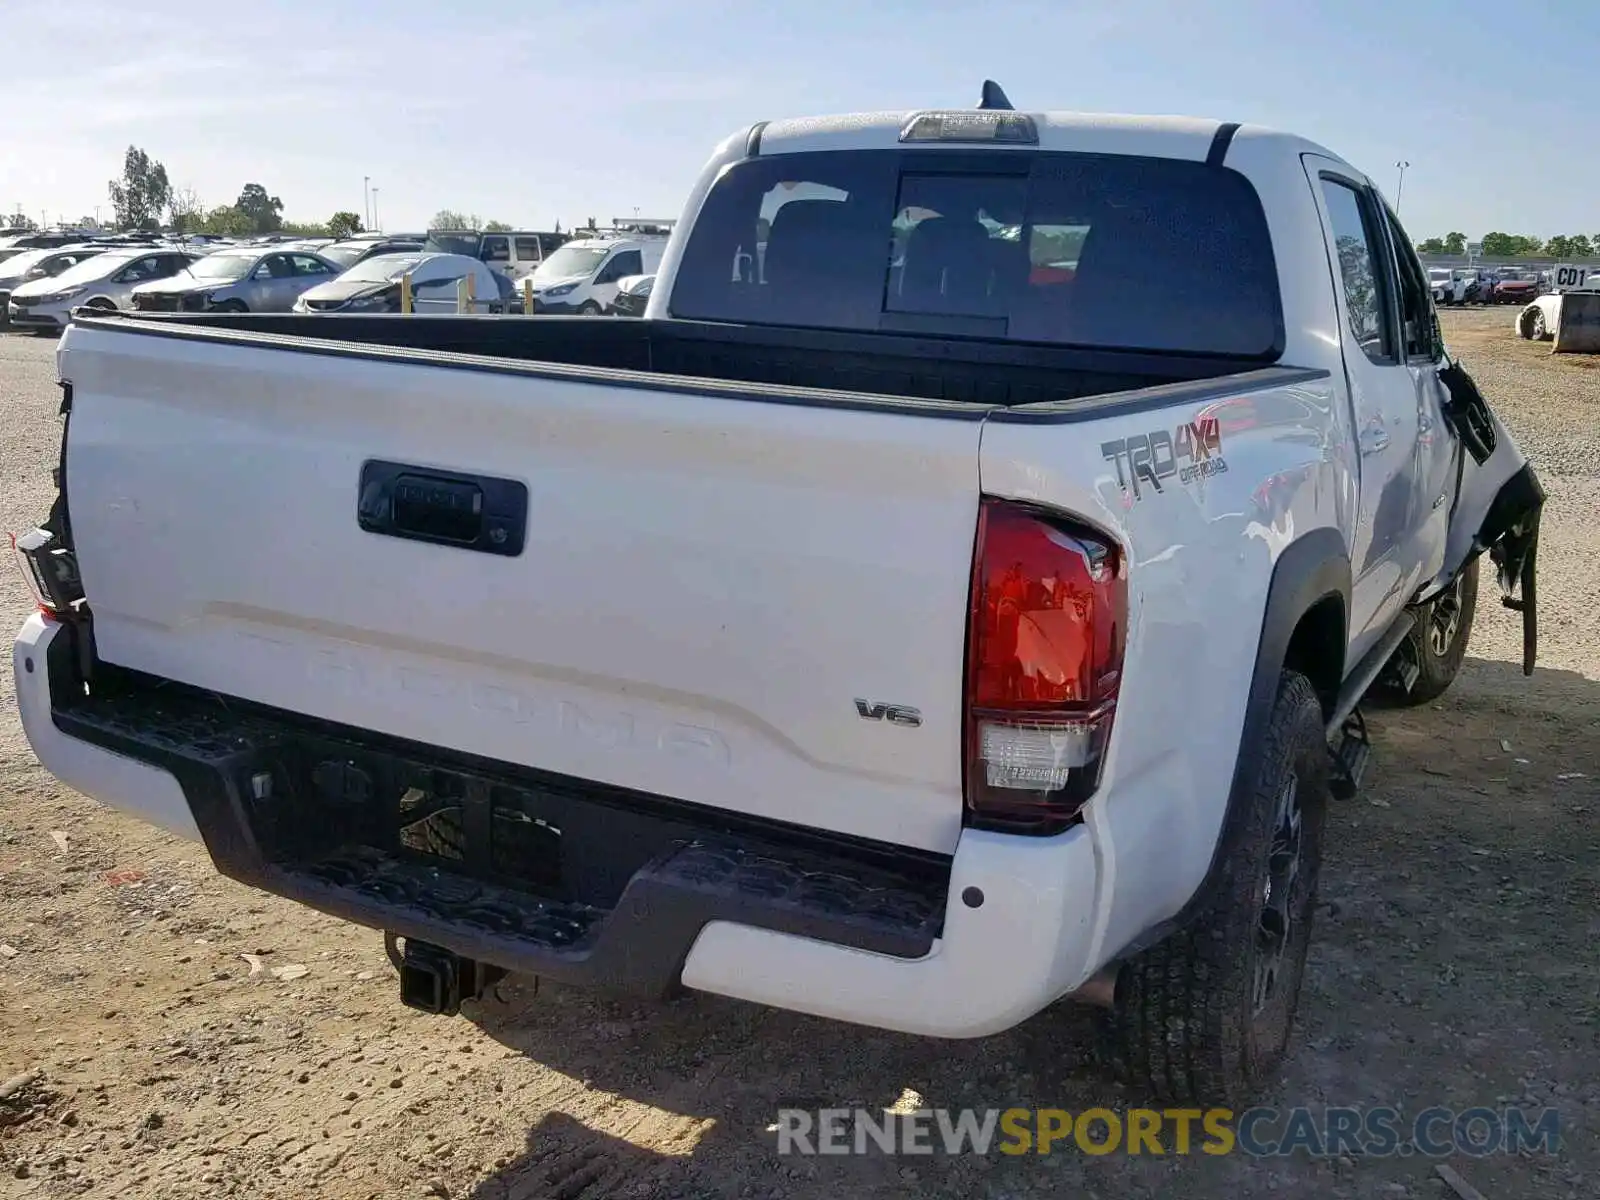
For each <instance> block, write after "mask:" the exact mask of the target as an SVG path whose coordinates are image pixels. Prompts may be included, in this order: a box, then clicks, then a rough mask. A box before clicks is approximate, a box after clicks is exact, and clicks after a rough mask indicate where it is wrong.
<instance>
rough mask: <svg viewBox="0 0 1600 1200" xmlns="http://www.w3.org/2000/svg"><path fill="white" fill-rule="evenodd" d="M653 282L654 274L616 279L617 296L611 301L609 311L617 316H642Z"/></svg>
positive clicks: (654, 280) (648, 300)
mask: <svg viewBox="0 0 1600 1200" xmlns="http://www.w3.org/2000/svg"><path fill="white" fill-rule="evenodd" d="M655 282H656V277H655V276H654V275H629V276H628V277H627V278H625V279H619V280H617V297H616V299H615V300H613V301H612V302H611V311H612V312H613V313H615V314H616V315H617V316H619V317H642V316H644V310H645V306H646V305H647V304H649V302H650V290H651V289H652V288H653V287H654V286H655Z"/></svg>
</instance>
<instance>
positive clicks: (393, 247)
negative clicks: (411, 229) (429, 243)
mask: <svg viewBox="0 0 1600 1200" xmlns="http://www.w3.org/2000/svg"><path fill="white" fill-rule="evenodd" d="M421 249H423V243H422V241H421V240H412V239H409V238H352V239H351V240H349V241H345V242H335V243H334V244H333V245H331V246H324V247H323V248H322V249H321V250H319V251H318V252H317V253H319V254H321V255H322V257H323V258H326V259H330V260H331V261H333V262H335V263H338V264H339V266H341V267H343V268H344V269H345V270H347V271H348V270H349V269H350V268H351V267H353V266H355V265H356V264H357V263H358V262H364V261H365V260H367V259H369V258H376V257H377V256H378V255H380V254H414V253H416V252H417V251H418V250H421Z"/></svg>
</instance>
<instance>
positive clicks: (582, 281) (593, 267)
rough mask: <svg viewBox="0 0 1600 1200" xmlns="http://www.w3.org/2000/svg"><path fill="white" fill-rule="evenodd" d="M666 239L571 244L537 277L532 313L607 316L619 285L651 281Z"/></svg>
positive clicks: (547, 262)
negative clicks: (641, 279) (630, 280)
mask: <svg viewBox="0 0 1600 1200" xmlns="http://www.w3.org/2000/svg"><path fill="white" fill-rule="evenodd" d="M666 249H667V239H666V238H665V237H659V236H658V237H598V238H582V239H579V240H575V241H571V242H568V243H567V244H566V245H565V246H563V247H561V249H559V250H557V251H556V252H555V253H554V254H552V255H551V256H550V257H549V258H547V259H545V261H544V262H542V263H540V264H539V269H538V270H536V271H535V272H534V273H533V311H534V312H536V313H556V314H561V313H567V314H573V313H576V314H579V315H581V316H586V317H592V316H597V315H598V314H600V313H603V312H605V311H607V310H608V309H609V308H610V307H611V303H612V301H614V300H615V299H616V298H617V285H618V284H619V283H620V282H621V281H622V280H624V279H627V278H629V277H630V276H634V275H653V274H654V273H655V271H656V269H657V268H658V267H660V266H661V258H662V255H663V254H665V253H666Z"/></svg>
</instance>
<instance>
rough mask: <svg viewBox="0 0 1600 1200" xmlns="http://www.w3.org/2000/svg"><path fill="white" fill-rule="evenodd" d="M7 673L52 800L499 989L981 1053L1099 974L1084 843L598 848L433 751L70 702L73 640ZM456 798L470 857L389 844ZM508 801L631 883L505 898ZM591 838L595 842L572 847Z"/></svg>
mask: <svg viewBox="0 0 1600 1200" xmlns="http://www.w3.org/2000/svg"><path fill="white" fill-rule="evenodd" d="M13 669H14V673H15V677H16V688H17V697H18V705H19V709H20V711H21V715H22V720H23V726H24V729H25V730H26V732H27V736H28V739H29V741H30V742H31V743H32V745H33V747H34V751H35V753H36V754H37V755H38V756H39V759H40V761H41V762H42V763H43V764H44V766H45V767H46V768H47V769H48V770H50V771H51V772H52V773H53V774H54V775H56V776H57V777H58V778H59V779H61V780H62V781H63V782H65V783H68V784H70V785H71V786H73V787H75V788H77V789H78V790H80V791H82V792H84V793H85V794H87V795H89V796H91V797H92V798H94V799H97V800H99V801H101V802H102V803H105V804H107V805H109V806H110V807H112V808H116V809H119V810H122V811H125V812H128V813H130V814H131V815H134V816H137V817H140V818H142V819H144V820H147V821H150V822H152V823H154V824H157V825H160V826H162V827H163V828H166V829H168V830H171V831H172V832H174V833H178V834H181V835H183V836H186V837H190V838H197V839H200V840H203V841H204V843H205V845H206V848H207V850H208V851H209V852H210V854H211V857H212V860H213V862H214V863H215V864H216V865H217V867H218V869H219V870H220V871H222V872H223V873H224V874H226V875H229V876H231V877H233V878H235V879H238V880H240V881H241V882H244V883H247V884H250V885H252V886H255V887H258V888H261V889H263V890H265V891H268V892H271V893H274V894H277V895H281V896H285V897H288V898H290V899H293V900H296V901H299V902H301V903H304V904H307V905H309V906H311V907H313V908H316V909H319V910H321V911H323V912H327V913H330V914H332V915H335V916H338V917H342V918H344V919H346V920H350V921H354V922H356V923H359V924H363V925H368V926H371V927H373V928H377V929H385V930H390V931H393V932H395V933H398V934H401V935H403V936H406V937H410V938H416V939H419V940H422V941H427V942H432V943H434V944H437V945H441V946H444V947H446V948H447V949H450V950H452V951H454V952H456V953H458V954H460V955H462V956H464V957H468V958H473V959H476V960H479V961H482V962H486V963H492V964H494V965H496V966H501V967H505V968H507V969H509V970H513V971H519V972H523V973H528V974H535V975H547V976H550V977H551V978H556V979H561V980H565V981H568V982H573V983H579V984H589V985H594V986H599V987H603V988H607V989H610V990H616V991H625V992H633V993H646V994H651V993H660V992H663V991H666V990H669V989H671V988H672V987H673V986H675V985H677V984H680V983H681V984H682V985H684V986H687V987H690V988H695V989H698V990H701V991H707V992H714V993H717V994H721V995H726V996H733V997H737V998H740V999H745V1000H750V1001H755V1002H758V1003H763V1004H770V1005H773V1006H776V1007H780V1008H788V1009H794V1010H797V1011H801V1012H807V1013H812V1014H815V1015H818V1016H824V1017H830V1018H834V1019H838V1020H844V1021H850V1022H855V1023H858V1024H865V1025H873V1026H878V1027H881V1028H886V1029H894V1030H899V1031H904V1032H909V1033H918V1034H925V1035H930V1036H940V1037H976V1036H982V1035H985V1034H990V1033H995V1032H998V1031H1000V1030H1003V1029H1006V1028H1009V1027H1010V1026H1012V1025H1015V1024H1017V1023H1018V1022H1020V1021H1022V1020H1025V1019H1026V1018H1027V1017H1029V1016H1031V1015H1033V1014H1034V1013H1036V1012H1038V1011H1039V1010H1040V1009H1041V1008H1043V1007H1045V1006H1046V1005H1047V1004H1049V1003H1050V1002H1051V1001H1053V1000H1055V999H1057V998H1058V997H1059V996H1061V995H1062V994H1064V993H1066V992H1068V991H1070V990H1072V989H1073V988H1075V987H1077V986H1078V985H1080V984H1081V983H1083V982H1084V981H1085V980H1086V979H1087V978H1088V977H1089V976H1090V975H1091V974H1092V973H1093V971H1094V969H1095V967H1097V966H1098V965H1099V964H1097V963H1094V962H1092V961H1091V954H1092V948H1093V946H1094V945H1095V939H1094V936H1093V931H1094V924H1095V923H1094V919H1093V918H1094V912H1095V895H1096V884H1097V855H1096V853H1095V851H1094V848H1093V845H1092V842H1091V838H1090V834H1089V832H1088V831H1087V830H1086V829H1085V828H1083V827H1079V828H1076V829H1073V830H1071V831H1069V832H1067V833H1065V834H1063V835H1061V836H1059V837H1055V838H1049V839H1029V838H1020V837H1011V836H1007V835H1003V834H988V833H980V832H970V831H969V832H968V833H966V834H965V835H964V836H963V837H962V839H961V842H960V845H959V847H958V849H957V852H956V854H955V856H954V858H953V860H942V859H941V860H938V861H937V862H936V863H933V864H930V863H928V862H926V861H924V862H921V863H909V862H896V861H893V860H892V857H891V858H884V857H883V856H881V855H876V854H869V853H866V852H865V851H864V850H863V848H861V847H850V848H846V847H844V846H842V845H841V846H834V847H830V845H828V844H824V843H822V842H820V840H819V839H816V838H814V837H811V838H810V839H809V841H808V840H807V838H804V837H802V838H798V839H796V838H791V837H788V836H786V835H785V833H784V831H781V830H778V829H775V828H765V829H761V828H758V829H750V828H741V827H733V826H730V825H729V824H728V823H727V822H721V823H718V822H716V821H715V820H712V821H705V822H702V823H701V824H700V825H696V824H695V823H694V820H692V819H688V818H685V817H684V816H683V813H682V812H681V811H680V812H677V813H675V814H674V815H673V816H671V817H670V818H663V819H660V820H657V819H656V818H650V817H638V816H637V815H636V814H635V813H633V812H632V811H631V810H628V809H624V808H621V807H611V808H610V809H608V810H607V811H608V814H609V815H606V816H604V817H603V820H602V822H600V823H598V824H597V823H595V822H594V821H593V817H592V814H591V815H590V816H589V817H585V816H584V814H583V813H582V812H581V811H580V806H579V805H577V804H574V803H571V802H570V801H571V799H572V798H571V797H568V798H567V800H568V803H567V804H566V807H565V808H561V807H560V805H561V803H562V802H563V801H562V796H561V794H560V793H561V789H562V787H563V786H564V785H563V784H562V783H561V782H560V781H545V782H541V781H538V780H533V779H515V780H514V779H512V778H510V777H508V776H507V775H506V774H504V772H505V770H508V769H506V768H502V767H499V766H497V765H495V764H469V765H465V766H464V765H462V764H461V763H459V762H458V761H456V760H453V759H452V760H450V761H446V760H445V759H444V758H442V757H434V756H433V755H432V753H431V752H430V751H429V750H428V748H426V747H414V746H412V745H411V744H409V743H405V744H396V743H394V742H392V741H390V740H384V739H377V738H370V737H367V736H365V735H361V734H359V733H358V732H356V731H346V730H340V729H330V728H328V727H322V728H308V727H307V726H306V724H305V723H303V722H297V720H296V719H294V718H290V717H287V716H285V717H284V718H283V719H281V720H280V719H278V718H276V717H274V716H273V715H272V714H270V713H266V712H261V711H251V712H249V713H247V714H240V713H239V711H238V710H237V708H235V707H231V706H227V707H225V706H222V705H220V704H215V703H212V702H210V701H207V700H205V699H204V698H201V697H191V696H187V695H186V694H185V693H183V692H182V690H181V689H176V690H175V691H173V692H170V693H169V691H168V690H165V689H163V690H162V691H161V692H160V693H159V697H161V698H160V699H154V698H152V696H153V693H149V692H146V693H141V694H138V695H131V694H130V695H123V696H114V697H105V698H95V699H88V700H82V699H79V698H78V697H79V695H80V693H81V691H82V689H81V687H79V686H78V685H77V679H78V676H77V673H76V672H77V668H76V656H75V652H74V650H73V648H72V637H71V635H70V632H69V631H68V630H66V629H65V627H63V626H61V625H58V624H56V623H55V622H52V621H48V620H46V619H45V618H43V617H40V616H34V617H32V618H30V619H29V620H28V622H27V623H26V624H25V625H24V626H23V628H22V630H21V632H20V633H19V635H18V637H17V639H16V643H15V646H14V650H13ZM169 695H171V696H173V698H172V699H170V700H169V699H167V697H168V696H169ZM441 754H442V752H441ZM446 777H448V778H449V779H451V780H456V781H459V782H457V783H452V784H451V785H450V787H451V788H454V789H455V792H454V794H457V795H458V796H459V797H460V799H459V801H458V804H459V809H460V812H461V813H462V814H463V815H462V818H461V821H462V828H463V829H465V830H466V831H467V833H468V834H469V835H470V834H472V833H473V831H474V829H475V828H476V830H477V831H478V832H480V833H482V834H483V838H482V841H481V842H478V841H470V840H469V841H468V842H465V843H463V848H462V849H461V850H460V855H461V857H460V858H458V859H452V858H449V857H440V856H436V855H434V854H432V853H427V854H418V853H415V852H414V848H413V847H408V846H405V845H402V844H401V843H400V842H397V841H395V840H394V839H392V838H390V839H389V840H388V841H386V840H385V838H386V835H385V834H384V833H383V832H381V831H379V830H378V826H377V825H374V824H373V814H374V812H375V811H379V810H375V809H374V808H373V807H372V801H373V797H374V796H375V795H379V794H380V793H381V794H386V795H390V796H391V797H398V796H399V794H400V793H401V792H405V793H406V795H408V796H409V795H410V793H411V791H412V790H415V789H412V788H408V787H407V786H406V785H408V784H413V783H415V782H417V781H420V780H424V779H425V780H429V781H435V782H437V781H439V780H442V779H445V778H446ZM430 786H433V784H430ZM440 786H442V785H440ZM506 797H511V798H513V799H514V800H515V802H516V803H517V804H524V803H526V804H528V805H530V806H533V807H529V809H528V811H529V812H530V813H532V812H535V811H537V808H536V806H537V805H540V804H543V805H547V806H548V805H556V808H555V809H549V808H547V809H546V810H545V811H556V812H561V813H564V814H565V815H564V816H563V817H561V822H560V823H561V824H562V825H565V826H566V828H567V832H566V834H565V835H563V834H562V833H561V831H560V830H557V833H556V836H557V837H558V838H559V837H563V836H565V837H568V838H570V839H571V840H572V842H573V843H575V844H574V845H572V846H571V847H570V848H569V849H562V850H559V851H557V852H556V853H557V854H558V855H561V854H574V855H577V856H579V857H584V856H587V857H590V858H592V857H594V856H595V855H596V854H597V853H602V852H604V853H609V848H608V847H603V846H602V845H600V843H603V842H605V841H607V840H608V838H612V837H614V839H615V840H616V841H619V842H626V841H628V840H629V839H633V840H634V841H636V842H637V843H638V847H637V849H638V852H639V855H640V861H639V863H638V865H637V866H634V865H633V864H632V863H631V862H627V863H624V864H622V865H623V867H624V869H623V870H622V871H621V872H620V874H619V875H618V878H617V880H616V885H617V886H616V888H615V889H614V893H615V894H611V893H607V894H605V895H598V896H597V895H594V894H589V895H581V896H580V895H573V894H571V889H565V894H563V891H564V889H563V886H562V885H559V884H557V885H554V886H547V885H545V884H543V883H536V882H533V881H532V880H531V878H530V877H529V876H528V875H527V874H525V873H524V874H519V875H515V876H510V875H508V872H507V864H506V863H503V862H501V861H500V860H499V859H498V858H497V857H495V856H497V855H498V854H499V851H498V850H497V849H494V848H493V845H491V843H493V839H494V838H498V837H499V836H500V834H499V833H498V832H494V833H491V832H490V830H491V823H492V821H494V820H498V819H499V818H498V817H497V816H495V815H494V814H498V813H500V812H502V811H506V810H502V809H500V808H494V807H491V805H497V804H500V803H510V801H508V800H506V799H505V798H506ZM395 803H396V804H398V803H400V801H399V800H398V799H396V800H395ZM379 808H380V809H381V804H380V805H379ZM474 813H476V814H478V815H477V816H474ZM486 814H487V815H486ZM429 819H430V820H431V819H432V818H429ZM586 820H588V821H589V822H590V828H591V830H592V831H599V830H601V829H603V830H604V831H605V836H598V837H597V836H594V833H593V832H591V834H590V835H589V836H584V835H583V827H584V823H585V821H586ZM475 821H476V822H477V824H476V826H475V825H474V822H475ZM652 821H653V822H654V824H653V825H652ZM569 822H570V823H569ZM663 822H664V823H663ZM379 824H381V822H379ZM533 824H534V825H537V824H542V819H541V820H539V821H535V822H534V823H533ZM492 827H493V829H494V830H496V831H498V830H499V829H500V828H501V826H499V825H493V826H492ZM519 828H521V829H523V830H525V831H527V832H524V833H523V834H520V835H519V836H521V837H528V836H530V834H531V833H536V832H537V830H536V829H533V828H532V827H531V826H530V825H527V824H524V825H521V826H519ZM613 831H614V833H613ZM535 840H537V839H535ZM493 844H495V845H497V844H498V843H493ZM452 853H455V852H454V851H452ZM485 855H487V856H488V857H484V856H485ZM592 865H593V864H591V866H592ZM527 869H528V868H526V866H525V865H524V864H523V862H522V860H519V865H518V867H517V870H518V871H524V872H525V871H526V870H527ZM532 869H533V870H534V871H535V873H537V867H536V866H535V867H534V868H532ZM599 875H600V876H601V877H603V876H604V875H605V869H601V870H600V872H599ZM594 878H596V876H595V874H594V872H593V871H591V872H590V875H589V876H588V879H589V880H590V881H592V880H593V879H594ZM600 890H601V891H604V890H605V889H604V888H603V887H602V888H601V889H600ZM589 891H590V892H591V893H592V892H593V891H594V889H593V888H589Z"/></svg>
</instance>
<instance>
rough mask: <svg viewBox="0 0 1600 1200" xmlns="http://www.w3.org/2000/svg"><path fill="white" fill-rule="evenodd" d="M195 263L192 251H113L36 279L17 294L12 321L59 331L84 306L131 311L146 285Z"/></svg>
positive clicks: (12, 303)
mask: <svg viewBox="0 0 1600 1200" xmlns="http://www.w3.org/2000/svg"><path fill="white" fill-rule="evenodd" d="M194 261H195V255H194V254H192V253H191V252H189V251H186V250H168V249H159V248H157V249H132V248H130V249H126V250H107V251H106V252H105V253H104V254H96V255H94V256H93V257H91V258H87V259H85V260H84V261H83V262H81V263H78V264H77V265H76V266H72V267H68V268H67V269H66V270H65V271H63V272H61V274H59V275H57V276H55V277H54V278H53V279H34V280H30V281H29V282H27V283H23V284H19V285H18V286H17V287H16V288H14V289H13V290H12V292H11V300H10V303H9V304H8V305H7V307H6V311H7V313H8V315H9V316H10V318H11V324H13V325H16V326H19V327H26V328H32V329H35V330H39V331H41V332H46V333H54V332H55V331H57V330H59V329H63V328H65V326H66V324H67V322H68V320H70V318H71V316H72V310H73V309H74V308H78V307H80V306H81V307H84V308H101V309H119V308H121V309H125V308H131V307H132V306H133V292H134V290H135V289H136V288H137V287H138V286H139V285H140V284H142V283H148V282H150V281H152V280H160V279H167V278H169V277H170V276H173V275H176V274H177V273H178V272H179V271H182V270H183V269H184V268H185V267H187V266H189V264H190V263H192V262H194Z"/></svg>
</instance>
